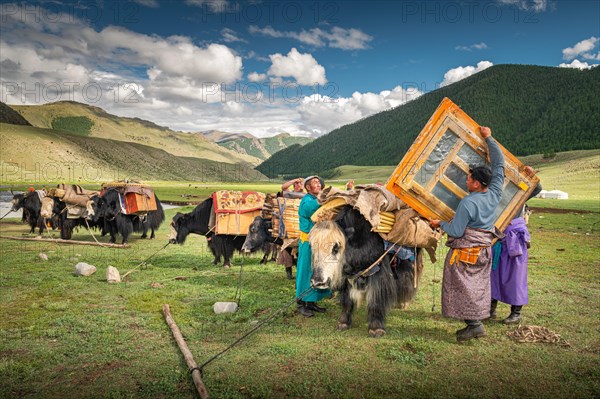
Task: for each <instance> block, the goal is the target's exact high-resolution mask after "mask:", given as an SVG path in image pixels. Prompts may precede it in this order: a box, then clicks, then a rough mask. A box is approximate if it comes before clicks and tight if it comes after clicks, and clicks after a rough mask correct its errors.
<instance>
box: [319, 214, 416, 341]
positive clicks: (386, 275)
mask: <svg viewBox="0 0 600 399" xmlns="http://www.w3.org/2000/svg"><path fill="white" fill-rule="evenodd" d="M309 237H310V243H311V249H312V254H313V275H312V279H311V283H312V285H313V286H314V287H316V288H332V289H334V290H337V291H339V292H340V296H339V298H340V304H341V305H342V313H341V315H340V318H339V322H338V330H346V329H348V328H350V326H351V325H352V313H353V311H354V309H355V307H357V306H359V305H360V303H361V302H362V301H363V300H365V301H366V303H367V314H368V316H367V317H368V324H369V335H371V336H373V337H379V336H382V335H384V334H385V317H386V314H387V312H388V311H389V310H390V309H391V308H392V307H394V306H395V305H396V304H397V303H399V302H405V301H407V300H409V298H410V299H412V298H414V295H415V292H416V290H415V288H414V286H413V278H414V268H413V266H412V264H411V262H410V261H401V262H398V267H397V270H396V272H395V273H394V271H392V267H391V264H390V262H391V260H392V255H390V254H387V255H386V256H384V257H383V259H382V260H381V261H380V262H379V264H378V267H379V270H378V271H377V272H375V273H374V274H372V275H369V276H368V277H357V275H358V274H359V273H360V272H361V271H363V270H365V269H366V268H368V267H369V266H370V265H371V264H373V263H374V262H376V261H377V260H378V259H379V258H380V257H381V256H382V255H383V254H384V252H385V251H384V242H383V239H382V238H381V237H380V236H379V234H377V233H373V232H371V225H370V224H369V222H367V220H366V219H365V218H364V217H363V216H362V215H361V214H360V213H359V212H358V211H357V210H355V209H353V208H352V207H351V206H344V207H343V208H342V209H341V210H340V212H339V213H338V215H337V216H336V218H335V221H334V222H331V221H325V222H321V223H318V224H316V225H315V226H314V227H313V230H312V231H311V232H310V236H309Z"/></svg>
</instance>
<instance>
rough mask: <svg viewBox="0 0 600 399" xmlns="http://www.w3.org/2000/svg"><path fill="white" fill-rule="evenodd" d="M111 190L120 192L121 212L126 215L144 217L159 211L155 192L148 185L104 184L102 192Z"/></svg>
mask: <svg viewBox="0 0 600 399" xmlns="http://www.w3.org/2000/svg"><path fill="white" fill-rule="evenodd" d="M109 188H114V189H116V190H117V191H118V192H119V199H120V200H121V211H122V213H124V214H125V215H143V214H146V213H148V212H150V211H156V210H157V209H158V208H157V205H156V197H155V196H154V191H153V190H152V187H150V186H149V185H147V184H143V183H132V182H125V181H114V182H110V183H104V184H103V185H102V192H104V191H105V190H107V189H109ZM101 195H102V194H101Z"/></svg>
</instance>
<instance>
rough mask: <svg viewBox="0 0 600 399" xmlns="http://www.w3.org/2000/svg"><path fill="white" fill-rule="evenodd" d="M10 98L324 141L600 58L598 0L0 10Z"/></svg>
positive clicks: (56, 4)
mask: <svg viewBox="0 0 600 399" xmlns="http://www.w3.org/2000/svg"><path fill="white" fill-rule="evenodd" d="M1 6H2V8H1V18H2V20H1V22H2V24H1V33H2V36H1V38H0V67H1V69H0V80H1V82H2V91H1V93H0V94H1V100H2V101H4V102H7V103H9V104H23V103H24V104H41V103H45V102H50V101H56V100H69V99H72V100H77V101H81V102H86V103H89V104H92V105H96V106H100V107H102V108H104V109H106V110H107V111H109V112H111V113H115V114H117V115H122V116H136V117H141V118H144V119H148V120H151V121H153V122H155V123H158V124H161V125H165V126H168V127H171V128H173V129H176V130H183V131H190V132H193V131H205V130H223V131H230V132H242V131H245V132H250V133H253V134H255V135H257V136H269V135H273V134H276V133H281V132H289V133H292V134H299V135H321V134H324V133H327V132H329V131H331V130H333V129H335V128H336V127H339V126H341V125H344V124H347V123H352V122H354V121H356V120H358V119H360V118H364V117H366V116H368V115H371V114H373V113H376V112H380V111H383V110H385V109H389V108H391V107H395V106H398V105H401V104H402V103H404V102H406V101H409V100H411V99H413V98H416V97H417V96H419V95H422V94H423V93H425V92H428V91H431V90H434V89H436V88H438V87H440V86H443V85H447V84H451V83H453V82H455V81H457V80H460V79H463V78H465V77H467V76H470V75H471V74H473V73H476V72H478V71H480V70H483V69H485V68H487V67H489V66H492V65H497V64H534V65H545V66H556V67H558V66H561V67H578V68H589V67H591V66H593V65H597V64H599V63H600V39H599V38H600V1H595V0H585V1H577V0H575V1H550V0H493V1H469V0H465V1H369V2H367V1H324V2H316V1H290V2H282V1H268V0H265V1H254V2H235V1H230V0H218V1H204V0H186V1H177V2H176V1H157V0H138V1H119V2H117V1H106V0H105V1H85V0H83V1H42V2H18V3H15V2H6V1H3V2H2V4H1Z"/></svg>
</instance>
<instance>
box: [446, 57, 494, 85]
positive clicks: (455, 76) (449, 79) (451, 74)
mask: <svg viewBox="0 0 600 399" xmlns="http://www.w3.org/2000/svg"><path fill="white" fill-rule="evenodd" d="M492 65H494V64H493V63H491V62H490V61H479V62H478V63H477V66H471V65H468V66H464V67H463V66H459V67H456V68H452V69H450V70H449V71H448V72H446V73H445V74H444V80H443V81H442V83H441V84H440V86H441V87H444V86H448V85H449V84H452V83H454V82H458V81H459V80H462V79H464V78H467V77H469V76H471V75H474V74H476V73H477V72H481V71H483V70H484V69H487V68H489V67H491V66H492Z"/></svg>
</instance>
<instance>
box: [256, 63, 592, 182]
mask: <svg viewBox="0 0 600 399" xmlns="http://www.w3.org/2000/svg"><path fill="white" fill-rule="evenodd" d="M598 93H600V68H593V69H591V70H583V71H582V70H578V69H568V68H552V67H539V66H524V65H498V66H494V67H491V68H488V69H486V70H484V71H483V72H480V73H478V74H475V75H473V76H471V77H469V78H467V79H464V80H461V81H459V82H457V83H454V84H452V85H450V86H447V87H443V88H440V89H438V90H435V91H432V92H430V93H427V94H425V95H423V96H421V97H419V98H417V99H416V100H414V101H411V102H409V103H407V104H404V105H402V106H400V107H397V108H395V109H392V110H389V111H385V112H381V113H379V114H376V115H373V116H371V117H369V118H366V119H363V120H361V121H358V122H356V123H354V124H351V125H347V126H343V127H341V128H339V129H336V130H334V131H332V132H331V133H329V134H327V135H325V136H323V137H321V138H319V139H317V140H315V141H313V142H311V143H308V144H306V145H304V146H299V145H296V146H290V147H288V148H287V149H284V150H282V151H279V152H278V153H276V154H274V155H273V156H272V157H271V158H269V159H268V160H267V161H265V162H263V163H262V164H261V165H259V166H258V167H257V169H258V170H259V171H261V172H262V173H264V174H266V175H267V176H276V175H281V174H293V175H307V174H311V173H313V172H322V171H326V170H329V169H332V168H335V167H337V166H340V165H367V166H368V165H395V164H397V163H398V162H399V161H400V160H401V159H402V157H403V156H404V153H405V152H406V151H407V150H408V148H409V147H410V145H411V144H412V142H413V141H414V139H415V137H416V136H417V135H418V134H419V132H420V131H421V129H422V128H423V126H424V125H425V123H426V122H427V120H428V119H429V117H430V116H431V114H432V113H433V112H434V111H435V109H436V108H437V106H438V105H439V103H440V102H441V101H442V99H443V98H444V97H448V98H450V99H451V100H452V101H454V102H455V103H456V104H458V105H460V106H461V108H462V109H463V110H465V111H466V112H467V114H469V115H470V116H471V117H472V118H473V119H474V120H475V121H476V122H478V123H479V124H481V125H487V126H490V127H491V128H492V130H493V132H494V136H495V137H496V138H497V139H498V140H499V141H500V142H501V143H502V144H503V145H504V146H505V147H506V148H507V149H509V151H511V152H512V153H514V154H515V155H517V156H522V155H529V154H544V153H553V152H559V151H569V150H582V149H594V148H600V139H599V137H600V101H599V100H598Z"/></svg>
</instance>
